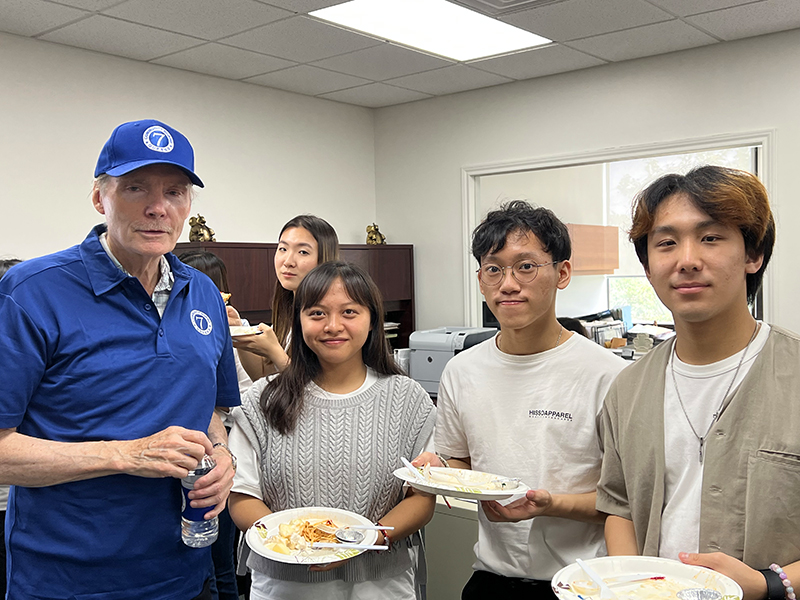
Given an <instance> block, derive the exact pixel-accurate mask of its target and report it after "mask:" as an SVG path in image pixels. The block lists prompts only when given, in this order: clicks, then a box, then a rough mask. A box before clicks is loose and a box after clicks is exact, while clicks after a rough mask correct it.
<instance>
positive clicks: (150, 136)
mask: <svg viewBox="0 0 800 600" xmlns="http://www.w3.org/2000/svg"><path fill="white" fill-rule="evenodd" d="M142 140H143V141H144V145H145V146H147V147H148V148H150V150H153V151H155V152H172V149H173V148H174V147H175V141H174V140H173V139H172V136H171V135H170V133H169V131H167V130H166V129H164V128H163V127H161V126H160V125H153V126H152V127H148V128H147V130H146V131H145V132H144V134H143V135H142Z"/></svg>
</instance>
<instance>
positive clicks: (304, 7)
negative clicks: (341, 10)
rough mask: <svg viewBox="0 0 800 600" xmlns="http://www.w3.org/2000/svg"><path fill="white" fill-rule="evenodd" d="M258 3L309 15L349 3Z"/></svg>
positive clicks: (306, 0) (280, 0)
mask: <svg viewBox="0 0 800 600" xmlns="http://www.w3.org/2000/svg"><path fill="white" fill-rule="evenodd" d="M258 1H259V2H262V3H264V4H271V5H272V6H278V7H280V8H285V9H286V10H291V11H292V12H295V13H298V14H304V13H309V12H311V11H312V10H319V9H320V8H327V7H329V6H335V5H336V4H342V3H343V2H349V0H258Z"/></svg>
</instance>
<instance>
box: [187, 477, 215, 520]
mask: <svg viewBox="0 0 800 600" xmlns="http://www.w3.org/2000/svg"><path fill="white" fill-rule="evenodd" d="M181 491H182V492H183V496H182V498H183V503H182V505H181V516H182V517H183V518H184V519H186V520H187V521H203V520H204V519H203V517H205V516H206V513H207V512H210V511H212V510H214V507H213V506H206V507H203V508H192V507H191V506H190V505H189V503H190V502H191V500H190V499H189V492H191V491H192V490H191V489H186V488H185V487H184V486H181Z"/></svg>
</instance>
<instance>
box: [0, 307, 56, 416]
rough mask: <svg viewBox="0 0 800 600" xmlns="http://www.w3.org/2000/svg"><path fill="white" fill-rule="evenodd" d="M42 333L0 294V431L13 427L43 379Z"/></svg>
mask: <svg viewBox="0 0 800 600" xmlns="http://www.w3.org/2000/svg"><path fill="white" fill-rule="evenodd" d="M47 356H48V343H47V339H46V337H45V335H44V331H42V330H40V329H39V324H37V323H36V320H35V319H33V318H32V317H31V316H30V315H29V314H28V313H27V312H26V311H25V310H24V308H23V307H22V306H20V305H19V304H18V303H17V302H16V301H15V300H14V298H13V297H12V296H10V295H7V294H3V293H2V292H0V373H2V375H0V429H10V428H12V427H17V426H18V425H19V424H20V423H21V422H22V418H23V416H24V415H25V411H26V410H27V407H28V403H29V402H30V400H31V398H32V397H33V395H34V393H35V392H36V389H37V388H38V387H39V384H40V382H41V381H42V378H43V377H44V373H45V368H46V365H47Z"/></svg>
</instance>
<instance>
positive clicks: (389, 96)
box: [320, 83, 430, 108]
mask: <svg viewBox="0 0 800 600" xmlns="http://www.w3.org/2000/svg"><path fill="white" fill-rule="evenodd" d="M320 98H327V99H328V100H336V101H337V102H346V103H347V104H358V105H359V106H368V107H370V108H378V107H381V106H391V105H392V104H403V103H405V102H413V101H414V100H423V99H425V98H430V96H429V95H428V94H422V93H420V92H414V91H411V90H404V89H402V88H399V87H394V86H392V85H386V84H385V83H370V84H369V85H362V86H361V87H356V88H350V89H349V90H341V91H339V92H331V93H330V94H323V95H321V96H320Z"/></svg>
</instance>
